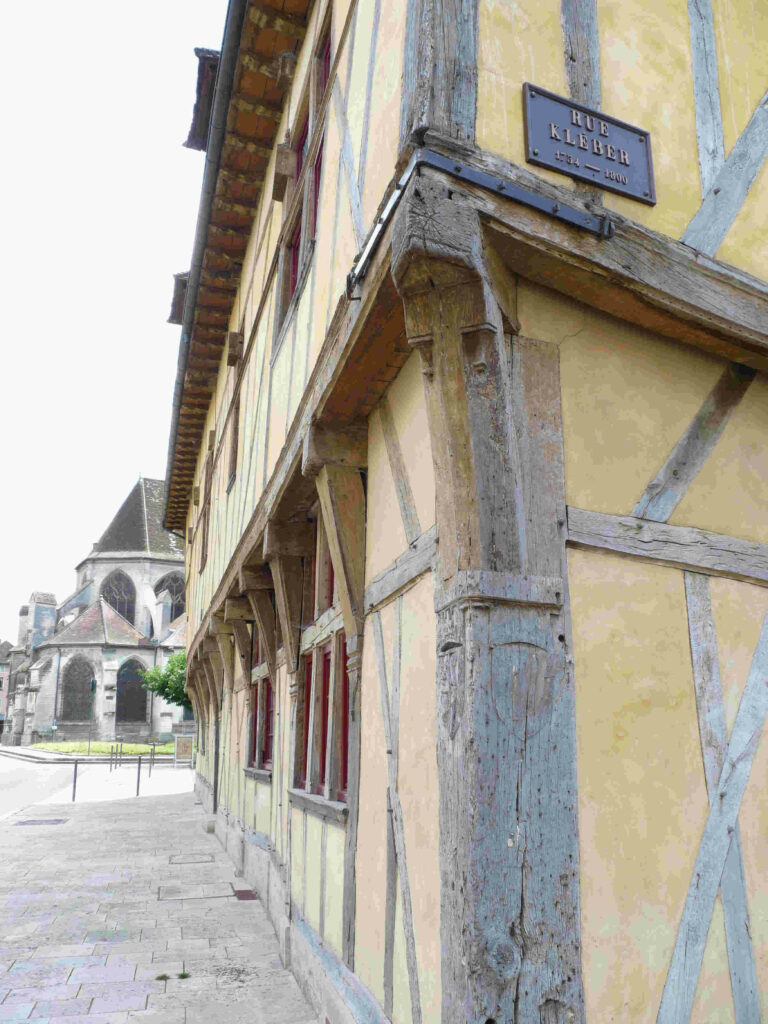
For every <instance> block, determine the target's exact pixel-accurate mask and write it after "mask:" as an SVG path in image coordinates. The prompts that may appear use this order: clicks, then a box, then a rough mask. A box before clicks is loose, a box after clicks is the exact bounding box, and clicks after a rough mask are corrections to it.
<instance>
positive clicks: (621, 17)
mask: <svg viewBox="0 0 768 1024" xmlns="http://www.w3.org/2000/svg"><path fill="white" fill-rule="evenodd" d="M598 31H599V36H600V67H601V73H602V74H601V78H602V99H601V104H600V105H601V109H602V110H604V111H605V112H606V113H607V114H611V115H612V116H613V117H618V118H621V119H622V120H623V121H629V123H630V124H635V125H637V126H638V127H639V128H645V129H648V130H649V131H650V132H651V145H652V148H653V168H654V175H655V179H656V198H657V204H656V206H645V205H643V204H642V203H638V202H634V201H633V200H631V199H624V198H623V197H622V196H616V195H612V194H611V193H610V192H606V193H604V196H605V199H604V201H605V205H606V207H609V208H610V209H613V210H617V211H618V212H620V213H622V214H624V215H625V216H627V217H631V218H632V219H633V220H636V221H640V223H642V224H647V225H648V227H650V228H653V229H654V230H655V231H661V232H664V233H665V234H667V235H671V236H672V237H673V238H679V237H680V236H681V235H682V233H683V232H684V231H685V228H686V227H687V226H688V223H689V222H690V220H691V218H692V217H693V215H694V214H695V213H696V211H697V210H698V208H699V204H700V203H701V179H700V176H699V160H698V141H697V137H696V113H695V108H694V103H693V71H692V65H691V42H690V25H689V21H688V7H687V4H685V3H674V4H669V3H664V4H649V3H647V2H646V0H600V4H599V6H598Z"/></svg>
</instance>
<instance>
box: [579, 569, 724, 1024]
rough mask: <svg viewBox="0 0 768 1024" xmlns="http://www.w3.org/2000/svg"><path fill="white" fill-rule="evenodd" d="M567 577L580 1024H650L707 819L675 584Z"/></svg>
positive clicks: (595, 574) (651, 577)
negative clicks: (583, 1008) (586, 1023)
mask: <svg viewBox="0 0 768 1024" xmlns="http://www.w3.org/2000/svg"><path fill="white" fill-rule="evenodd" d="M568 565H569V580H570V589H571V602H572V613H573V639H574V658H575V679H576V704H577V747H578V776H579V835H580V852H581V898H582V903H581V909H582V915H581V917H582V942H583V963H584V977H585V989H586V1004H587V1019H588V1020H595V1021H597V1020H600V1021H616V1022H617V1024H618V1022H623V1021H632V1022H633V1024H653V1022H654V1021H655V1019H656V1013H657V1011H658V1007H659V1003H660V1000H661V993H662V990H663V987H664V981H665V978H666V972H667V968H668V966H669V959H670V955H671V952H672V948H673V946H674V942H675V937H676V934H677V926H678V923H679V920H680V915H681V913H682V909H683V904H684V902H685V896H686V893H687V891H688V886H689V883H690V879H691V872H692V869H693V865H694V862H695V859H696V851H697V848H698V844H699V839H700V837H701V834H702V830H703V827H704V823H705V821H706V817H707V808H708V803H707V796H706V787H705V783H704V774H703V769H702V760H701V750H700V746H699V736H698V726H697V715H696V704H695V700H694V691H693V679H692V670H691V659H690V649H689V640H688V621H687V614H686V605H685V591H684V585H683V574H682V573H681V572H679V571H677V570H675V569H667V568H664V567H662V566H656V565H646V564H642V563H639V562H633V561H631V560H629V559H625V558H621V557H620V556H612V555H605V554H597V553H595V552H586V551H573V550H572V551H570V552H569V556H568Z"/></svg>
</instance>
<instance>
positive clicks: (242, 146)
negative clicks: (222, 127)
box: [225, 129, 272, 160]
mask: <svg viewBox="0 0 768 1024" xmlns="http://www.w3.org/2000/svg"><path fill="white" fill-rule="evenodd" d="M225 145H227V146H229V147H230V148H231V149H232V150H233V152H235V153H247V154H248V155H249V156H256V157H258V158H259V159H260V160H269V159H270V157H271V156H272V147H271V146H267V145H265V144H264V143H263V142H259V141H258V140H257V139H253V138H251V137H250V135H241V134H240V133H239V132H236V131H233V130H232V129H229V131H227V141H226V143H225Z"/></svg>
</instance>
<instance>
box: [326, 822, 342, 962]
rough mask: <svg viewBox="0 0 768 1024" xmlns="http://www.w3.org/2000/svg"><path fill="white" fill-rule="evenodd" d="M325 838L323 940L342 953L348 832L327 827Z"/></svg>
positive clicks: (334, 827) (330, 826) (339, 953)
mask: <svg viewBox="0 0 768 1024" xmlns="http://www.w3.org/2000/svg"><path fill="white" fill-rule="evenodd" d="M326 832H327V834H326V838H325V928H324V931H323V938H324V939H325V941H326V942H328V943H330V945H331V946H332V947H333V948H334V949H335V950H336V952H337V953H338V955H339V956H341V953H342V942H343V929H342V907H343V904H344V841H345V837H346V832H345V830H344V829H343V828H337V827H336V826H335V825H326Z"/></svg>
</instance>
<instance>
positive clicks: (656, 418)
mask: <svg viewBox="0 0 768 1024" xmlns="http://www.w3.org/2000/svg"><path fill="white" fill-rule="evenodd" d="M524 294H525V295H526V298H525V299H523V298H522V296H523V295H524ZM545 294H546V293H543V292H537V291H534V290H533V289H530V290H528V289H523V288H522V287H521V289H520V296H521V299H520V302H519V308H526V307H527V308H526V313H525V318H526V319H527V327H530V329H531V330H530V337H533V338H540V339H542V340H544V341H559V342H560V375H561V386H562V405H563V426H564V440H565V479H566V494H567V500H568V503H569V504H570V505H576V506H578V507H580V508H588V509H594V510H595V511H597V512H611V513H614V514H617V515H627V514H629V513H630V512H631V511H632V509H633V507H634V505H635V503H636V502H637V501H638V499H639V498H640V496H641V495H642V493H643V491H644V490H645V488H646V486H647V485H648V483H649V482H650V481H651V480H652V479H653V478H654V476H655V475H656V473H657V472H658V471H659V469H660V468H661V466H663V464H664V462H665V461H666V459H667V457H668V455H669V453H670V452H671V450H672V448H673V447H674V446H675V444H676V443H677V442H678V440H679V439H680V437H681V435H682V434H683V432H684V431H685V430H686V428H687V427H688V425H689V424H690V422H691V420H692V419H693V417H694V416H695V415H696V413H697V412H698V410H699V408H700V406H701V404H702V402H703V401H704V399H705V398H706V396H707V395H708V394H709V392H710V390H711V388H712V387H713V385H714V384H715V382H716V381H717V379H718V377H719V376H720V374H721V373H722V370H723V366H724V365H725V364H724V363H723V362H722V360H720V359H718V358H716V357H714V356H710V355H707V354H706V353H703V352H698V351H697V350H695V349H692V348H687V347H685V346H683V345H679V344H677V343H675V342H672V341H668V340H666V339H661V338H659V337H658V336H656V335H654V334H651V333H650V332H649V331H644V330H641V329H639V328H636V327H633V326H632V325H630V324H626V323H624V322H623V321H621V320H614V319H613V318H611V317H609V316H607V315H605V314H601V313H597V312H595V311H593V310H590V309H588V308H587V307H578V306H577V305H576V304H575V303H568V307H569V312H571V311H572V312H573V313H574V314H575V315H573V316H572V317H570V329H569V331H568V333H567V334H565V335H563V334H561V333H560V330H561V327H562V328H568V319H569V318H568V317H566V316H564V317H560V316H559V314H558V313H557V312H556V311H555V310H554V308H553V307H554V306H555V305H557V304H560V302H561V300H560V299H559V298H558V297H557V296H555V295H553V294H552V293H550V298H549V300H548V301H547V300H545V299H544V295H545ZM534 297H535V298H536V301H535V302H529V301H528V300H529V298H534ZM542 303H543V306H542ZM537 308H542V311H543V315H542V316H541V318H540V324H539V317H538V315H537V313H536V312H535V310H536V309H537ZM579 309H580V310H581V315H578V312H579ZM539 326H541V330H539ZM525 333H526V335H528V334H529V331H528V329H526V331H525ZM546 335H549V336H546Z"/></svg>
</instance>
